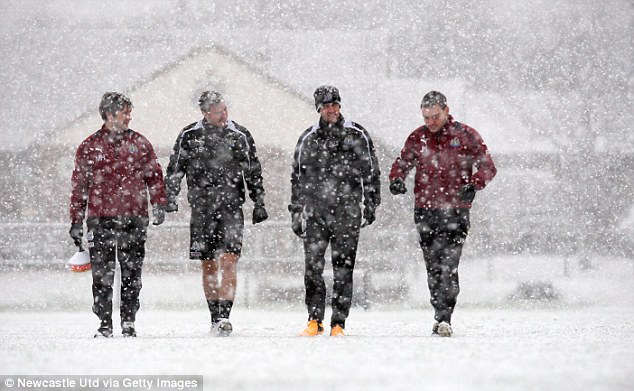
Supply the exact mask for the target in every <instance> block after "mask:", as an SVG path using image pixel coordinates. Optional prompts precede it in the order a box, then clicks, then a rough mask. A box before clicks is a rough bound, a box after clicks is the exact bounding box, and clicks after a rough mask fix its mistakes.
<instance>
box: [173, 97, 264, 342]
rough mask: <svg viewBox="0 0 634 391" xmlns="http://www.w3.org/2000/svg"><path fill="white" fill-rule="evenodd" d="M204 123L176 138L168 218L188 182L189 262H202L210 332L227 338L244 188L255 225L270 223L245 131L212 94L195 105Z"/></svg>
mask: <svg viewBox="0 0 634 391" xmlns="http://www.w3.org/2000/svg"><path fill="white" fill-rule="evenodd" d="M199 105H200V110H201V112H202V114H203V119H201V120H200V121H198V122H195V123H193V124H190V125H188V126H186V127H185V128H184V129H183V130H182V131H181V132H180V134H179V135H178V138H177V139H176V144H175V145H174V152H173V153H172V155H171V157H170V162H169V166H168V167H167V174H166V179H165V186H166V190H167V207H166V209H165V211H166V212H175V211H177V210H178V205H177V204H176V196H177V195H178V193H179V192H180V188H181V181H182V179H183V177H184V176H187V187H188V194H187V199H188V201H189V205H190V206H191V209H192V214H191V222H190V254H189V256H190V259H200V260H201V261H202V277H203V289H204V292H205V297H206V299H207V304H208V306H209V311H210V313H211V332H212V334H214V335H217V336H228V335H229V334H230V333H231V331H232V330H233V327H232V325H231V323H230V322H229V315H230V313H231V308H232V306H233V301H234V298H235V293H236V283H237V275H236V273H237V270H236V267H237V263H238V259H239V258H240V254H241V251H242V234H243V230H244V215H243V212H242V205H243V204H244V202H245V199H246V196H245V182H246V187H247V189H248V192H249V197H250V198H251V200H252V201H253V202H254V204H255V207H254V209H253V220H252V221H253V224H257V223H260V222H262V221H264V220H266V219H267V218H268V215H267V213H266V209H265V208H264V186H263V183H262V167H261V165H260V161H259V160H258V156H257V153H256V149H255V142H254V140H253V137H252V136H251V133H249V131H248V130H247V129H246V128H244V127H242V126H240V125H238V124H237V123H235V122H234V121H232V120H229V118H228V110H227V105H226V104H225V101H224V98H223V97H222V95H220V94H219V93H217V92H215V91H206V92H204V93H203V94H202V95H201V97H200V99H199Z"/></svg>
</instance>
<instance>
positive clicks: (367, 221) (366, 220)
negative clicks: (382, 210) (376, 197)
mask: <svg viewBox="0 0 634 391" xmlns="http://www.w3.org/2000/svg"><path fill="white" fill-rule="evenodd" d="M375 210H376V208H375V207H374V206H366V207H365V209H363V223H362V224H361V227H367V226H368V225H372V223H374V220H376V216H375V214H374V212H375Z"/></svg>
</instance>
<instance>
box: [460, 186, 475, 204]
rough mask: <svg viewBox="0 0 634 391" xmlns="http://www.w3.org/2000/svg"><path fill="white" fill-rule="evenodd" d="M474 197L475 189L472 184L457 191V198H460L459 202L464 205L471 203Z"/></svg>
mask: <svg viewBox="0 0 634 391" xmlns="http://www.w3.org/2000/svg"><path fill="white" fill-rule="evenodd" d="M475 195H476V187H475V185H474V184H472V183H468V184H466V185H464V186H462V187H461V188H460V190H459V191H458V198H460V201H462V202H464V203H465V204H470V203H472V202H473V199H474V198H475Z"/></svg>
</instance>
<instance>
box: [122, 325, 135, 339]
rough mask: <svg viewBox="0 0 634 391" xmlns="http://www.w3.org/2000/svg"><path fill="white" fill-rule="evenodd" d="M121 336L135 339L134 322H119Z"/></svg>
mask: <svg viewBox="0 0 634 391" xmlns="http://www.w3.org/2000/svg"><path fill="white" fill-rule="evenodd" d="M121 334H123V336H124V337H136V330H135V329H134V322H121Z"/></svg>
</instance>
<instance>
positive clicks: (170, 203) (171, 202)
mask: <svg viewBox="0 0 634 391" xmlns="http://www.w3.org/2000/svg"><path fill="white" fill-rule="evenodd" d="M164 210H165V212H167V213H171V212H178V204H177V203H176V199H175V198H171V197H167V205H165V209H164Z"/></svg>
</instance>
